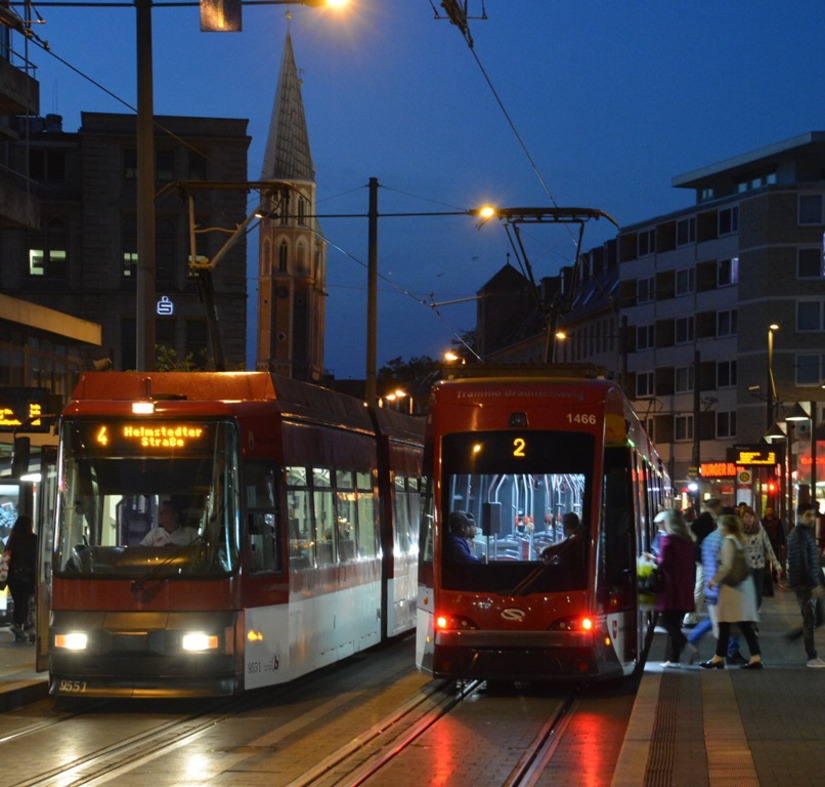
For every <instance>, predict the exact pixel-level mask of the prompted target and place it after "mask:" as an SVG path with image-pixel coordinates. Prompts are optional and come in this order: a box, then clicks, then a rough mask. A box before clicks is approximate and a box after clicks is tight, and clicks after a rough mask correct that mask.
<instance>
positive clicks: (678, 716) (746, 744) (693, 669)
mask: <svg viewBox="0 0 825 787" xmlns="http://www.w3.org/2000/svg"><path fill="white" fill-rule="evenodd" d="M760 617H761V619H760V622H759V641H760V648H761V650H762V659H763V661H764V662H765V669H763V670H759V671H752V670H742V669H740V668H739V667H736V666H727V667H726V668H725V669H724V670H705V669H701V668H700V667H699V666H698V662H697V664H694V665H691V666H687V665H683V666H682V667H681V668H679V669H672V668H662V667H661V665H660V663H661V661H662V660H663V658H664V653H665V641H666V636H667V635H666V634H665V632H664V630H663V629H658V628H657V632H656V634H655V635H654V639H653V644H652V645H651V649H650V655H649V658H648V662H647V665H646V666H645V672H644V676H643V678H642V681H641V684H640V687H639V692H638V694H637V696H636V701H635V704H634V709H633V714H632V716H631V719H630V723H629V725H628V728H627V733H626V735H625V740H624V744H623V746H622V753H621V755H620V758H619V762H618V764H617V767H616V771H615V773H614V774H613V780H612V785H613V787H639V786H640V785H645V787H654V786H655V787H665V786H668V787H670V786H671V785H672V787H682V786H684V787H703V786H704V785H708V787H732V785H736V786H737V787H750V786H751V785H760V786H761V787H774V786H775V787H780V786H781V787H791V785H792V786H793V787H805V786H806V785H810V786H811V787H813V786H814V785H817V787H819V785H821V784H822V783H823V779H825V776H823V774H825V746H823V745H822V738H823V721H825V669H810V668H808V667H806V666H805V663H806V661H807V657H806V654H805V649H804V647H803V645H802V639H801V638H796V639H793V640H789V639H788V638H787V637H786V636H785V635H786V634H787V633H788V632H789V631H791V630H792V629H794V628H798V627H799V625H800V623H801V615H800V612H799V608H798V606H797V603H796V596H795V595H794V593H793V592H792V591H790V590H788V589H784V588H782V587H778V588H777V589H776V595H775V596H774V597H773V598H770V597H769V598H766V599H764V600H763V603H762V614H761V616H760ZM697 644H698V647H699V653H700V659H701V660H704V659H708V658H710V657H711V656H712V655H713V651H714V648H715V644H716V643H715V640H714V638H713V635H712V634H711V633H710V632H709V633H708V634H707V635H705V637H704V638H703V639H702V640H700V641H699V642H698V643H697ZM816 644H817V647H818V649H819V655H820V656H822V657H825V627H823V628H822V629H819V630H818V631H817V635H816ZM741 648H742V655H743V656H745V657H747V655H748V650H747V644H746V643H745V641H744V638H741Z"/></svg>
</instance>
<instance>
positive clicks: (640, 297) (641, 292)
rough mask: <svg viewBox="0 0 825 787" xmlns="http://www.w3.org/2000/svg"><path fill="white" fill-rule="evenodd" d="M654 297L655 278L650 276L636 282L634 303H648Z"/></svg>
mask: <svg viewBox="0 0 825 787" xmlns="http://www.w3.org/2000/svg"><path fill="white" fill-rule="evenodd" d="M655 297H656V279H655V277H653V276H651V277H650V278H647V279H639V280H638V281H637V282H636V303H649V302H650V301H652V300H653V299H654V298H655Z"/></svg>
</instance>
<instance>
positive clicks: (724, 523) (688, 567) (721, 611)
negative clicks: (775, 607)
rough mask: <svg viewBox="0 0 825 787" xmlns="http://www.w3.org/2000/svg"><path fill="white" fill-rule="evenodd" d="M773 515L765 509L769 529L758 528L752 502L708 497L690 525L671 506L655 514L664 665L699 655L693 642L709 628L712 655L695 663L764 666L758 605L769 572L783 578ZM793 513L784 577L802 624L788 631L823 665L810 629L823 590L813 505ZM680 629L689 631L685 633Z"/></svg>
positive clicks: (812, 661)
mask: <svg viewBox="0 0 825 787" xmlns="http://www.w3.org/2000/svg"><path fill="white" fill-rule="evenodd" d="M772 513H773V512H772V510H771V511H770V513H769V512H768V511H767V510H766V520H767V521H768V523H769V525H770V530H769V529H768V527H763V525H762V524H761V523H760V522H759V520H758V518H757V516H756V513H755V512H754V510H753V509H752V508H751V507H750V506H747V505H740V506H738V507H737V508H736V509H734V508H724V507H723V506H722V505H721V502H720V501H719V500H717V499H713V498H711V499H708V500H706V501H705V502H704V504H703V506H702V511H701V513H700V515H699V516H698V517H696V518H695V520H694V521H693V522H691V523H690V524H688V522H687V521H686V518H685V516H683V514H682V513H681V512H680V511H678V510H676V509H669V510H666V511H662V512H661V513H660V514H658V516H657V517H656V522H657V524H658V526H659V528H660V533H659V534H658V535H657V537H656V540H655V542H654V547H653V550H654V553H655V554H654V555H653V556H652V557H654V559H655V560H656V563H657V564H658V567H659V571H660V574H661V579H662V585H661V589H660V591H659V592H658V593H657V595H656V599H655V602H654V610H655V611H656V612H657V613H658V614H659V618H660V620H661V623H662V626H663V627H664V629H665V631H666V632H667V635H668V638H667V645H666V653H665V659H666V660H665V662H664V663H663V664H662V666H663V667H665V668H671V667H678V666H680V663H681V659H682V657H683V656H685V657H686V660H687V661H688V663H693V662H694V661H695V660H696V657H697V655H698V649H697V647H696V643H697V642H698V641H699V639H701V637H702V636H704V635H705V634H706V633H707V632H708V631H710V630H712V631H713V634H714V636H715V637H716V647H715V650H714V654H713V656H712V657H711V658H710V659H708V660H706V661H702V662H700V664H699V666H700V667H702V668H704V669H724V668H725V665H726V664H727V665H738V666H740V667H741V668H742V669H748V670H760V669H763V668H764V665H763V663H762V653H761V649H760V646H759V634H758V631H759V629H758V621H759V609H760V607H761V605H762V597H763V589H764V588H765V587H768V588H769V589H770V587H771V584H770V583H771V581H772V579H773V577H774V576H776V577H777V578H779V577H781V576H782V573H783V560H782V559H781V557H780V556H779V555H780V554H781V553H782V552H783V551H784V548H785V546H786V543H785V541H786V539H785V538H784V535H785V534H784V530H783V529H782V526H781V522H779V521H778V520H776V522H777V523H778V524H779V527H778V528H776V527H774V522H773V517H772ZM797 514H798V516H797V526H796V527H794V528H793V530H792V531H791V532H790V534H789V535H788V537H787V572H788V576H787V582H788V586H789V587H790V588H791V589H792V590H793V591H794V593H795V594H796V597H797V601H798V603H799V608H800V612H801V614H802V626H801V627H800V628H799V629H798V630H797V632H795V633H793V634H792V635H791V636H796V635H798V636H801V637H802V638H803V641H804V646H805V651H806V655H807V666H809V667H825V661H823V660H822V659H820V658H819V656H818V653H817V651H816V647H815V644H814V629H815V628H816V626H817V625H819V624H820V623H821V622H822V605H821V604H820V603H819V599H820V596H821V595H822V593H823V592H825V589H823V584H822V571H821V568H820V560H821V555H820V549H819V547H818V546H817V542H816V538H815V533H814V526H815V511H814V508H813V506H812V505H810V504H807V503H804V504H801V505H800V506H799V508H798V512H797ZM778 553H779V554H778ZM703 603H704V604H705V605H706V608H707V612H708V615H707V618H706V619H704V620H701V621H699V620H698V619H697V613H698V612H699V610H700V609H701V607H702V604H703ZM683 627H690V628H692V631H690V633H689V634H687V635H686V634H685V633H684V631H683ZM734 629H735V630H736V631H738V632H740V633H741V634H742V635H743V636H744V638H745V641H746V642H747V645H748V651H749V656H750V658H748V659H745V658H744V657H743V656H742V655H741V654H740V653H739V638H738V635H737V633H736V631H734Z"/></svg>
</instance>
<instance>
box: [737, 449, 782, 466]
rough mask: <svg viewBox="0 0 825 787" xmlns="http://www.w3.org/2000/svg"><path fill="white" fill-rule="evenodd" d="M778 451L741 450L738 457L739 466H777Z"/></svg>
mask: <svg viewBox="0 0 825 787" xmlns="http://www.w3.org/2000/svg"><path fill="white" fill-rule="evenodd" d="M777 461H778V460H777V458H776V451H771V450H769V449H765V450H761V451H744V450H740V451H739V453H738V455H737V457H736V464H738V465H775V464H776V463H777Z"/></svg>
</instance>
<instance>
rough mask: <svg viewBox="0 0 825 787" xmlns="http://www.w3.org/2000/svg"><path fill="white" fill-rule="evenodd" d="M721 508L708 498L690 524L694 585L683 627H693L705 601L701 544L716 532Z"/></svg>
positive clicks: (719, 504)
mask: <svg viewBox="0 0 825 787" xmlns="http://www.w3.org/2000/svg"><path fill="white" fill-rule="evenodd" d="M721 507H722V503H721V501H720V500H717V499H716V498H715V497H709V498H708V499H707V500H705V502H704V503H702V513H701V514H699V516H697V517H696V519H695V520H694V521H693V522H692V523H691V525H690V529H691V530H692V531H693V535H694V536H696V552H695V562H696V583H695V584H694V586H693V609H694V611H693V612H690V613H688V614H687V615H685V619H684V621H683V625H685V626H688V627H693V626H695V625H696V623H697V621H698V617H697V616H698V613H699V610H700V609H702V604H703V602H704V600H705V572H704V570H703V568H702V542H703V541H704V540H705V539H706V538H707V537H708V536H709V535H710V534H711V533H713V532H714V531H715V530H716V518H717V517H718V516H719V509H720V508H721Z"/></svg>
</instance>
